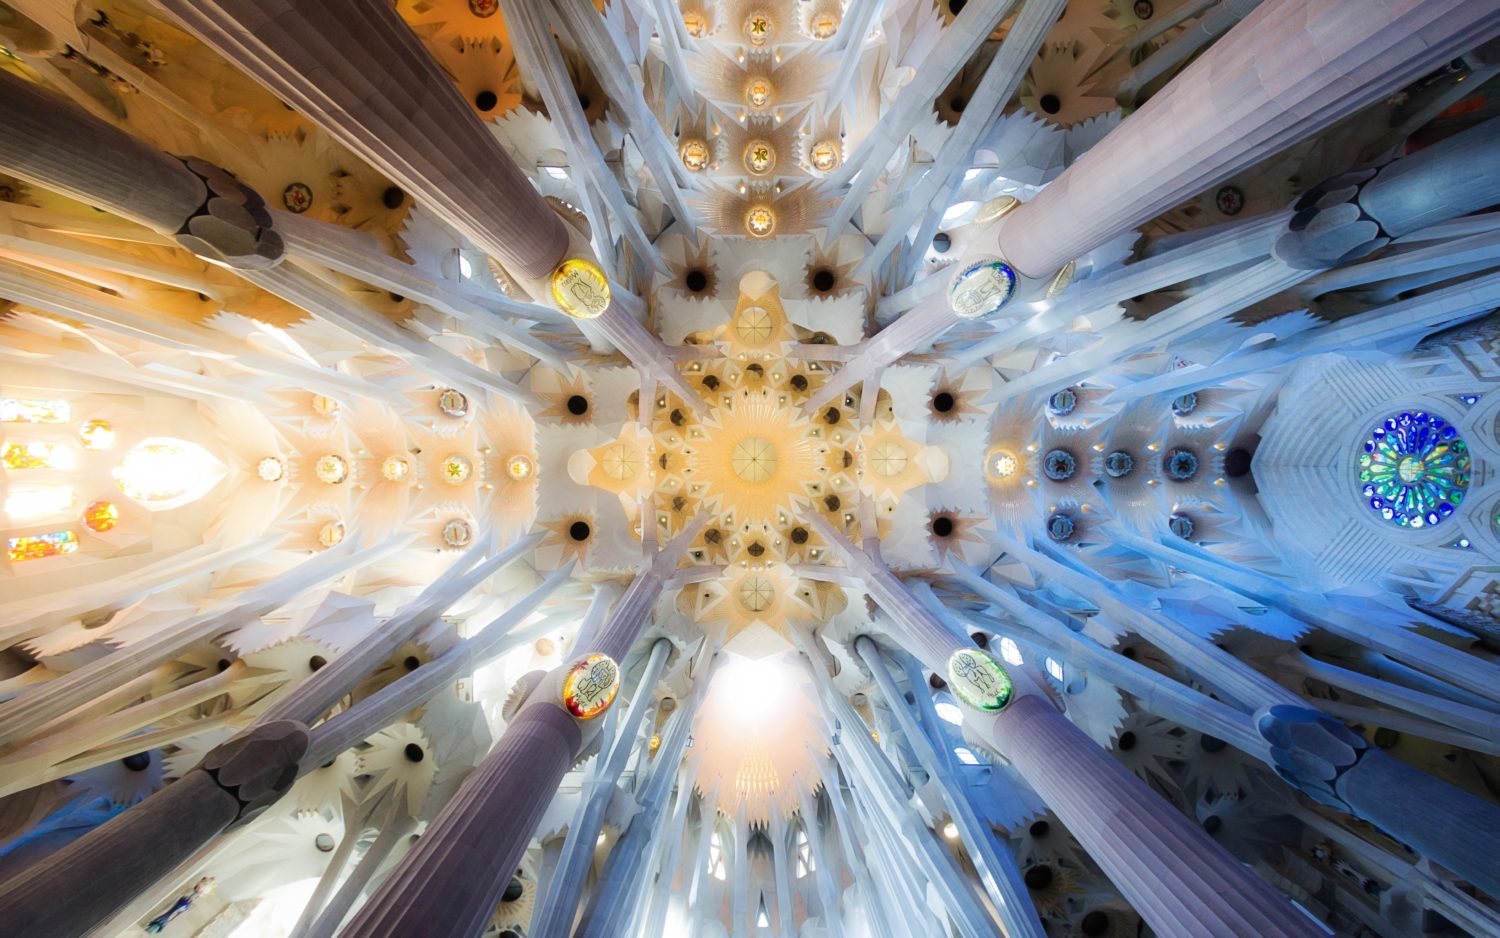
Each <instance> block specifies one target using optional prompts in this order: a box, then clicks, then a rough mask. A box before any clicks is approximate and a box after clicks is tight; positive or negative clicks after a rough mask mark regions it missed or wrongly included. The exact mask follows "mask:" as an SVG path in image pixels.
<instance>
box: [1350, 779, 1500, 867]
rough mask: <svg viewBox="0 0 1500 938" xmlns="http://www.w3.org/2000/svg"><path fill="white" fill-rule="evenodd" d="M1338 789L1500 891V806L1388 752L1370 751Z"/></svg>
mask: <svg viewBox="0 0 1500 938" xmlns="http://www.w3.org/2000/svg"><path fill="white" fill-rule="evenodd" d="M1336 791H1337V792H1338V794H1339V796H1340V797H1342V798H1343V799H1344V800H1345V801H1346V802H1348V803H1349V806H1350V807H1352V808H1353V809H1354V813H1356V814H1357V815H1358V816H1359V817H1361V818H1364V819H1365V820H1367V821H1369V822H1370V823H1371V824H1374V825H1375V826H1376V827H1379V828H1380V829H1381V830H1383V831H1385V832H1386V833H1387V834H1390V835H1391V836H1392V837H1394V838H1396V839H1397V840H1399V841H1401V842H1402V843H1404V844H1407V845H1408V846H1410V847H1411V848H1412V849H1413V850H1415V851H1417V852H1418V853H1420V854H1423V855H1424V856H1429V857H1433V858H1434V859H1436V860H1437V861H1438V862H1440V863H1442V864H1443V865H1444V866H1446V867H1448V868H1449V869H1451V870H1453V872H1455V873H1457V874H1459V875H1460V876H1462V877H1463V878H1465V879H1467V880H1468V881H1469V882H1471V883H1473V884H1474V885H1476V886H1478V887H1479V888H1480V889H1483V890H1484V891H1485V892H1487V893H1489V894H1490V895H1492V896H1496V895H1500V853H1497V852H1496V849H1495V845H1496V844H1500V808H1497V807H1496V806H1495V805H1494V804H1492V803H1490V802H1488V801H1485V800H1484V799H1482V798H1477V797H1475V796H1474V795H1471V794H1469V793H1468V792H1466V791H1464V790H1463V789H1461V788H1458V787H1456V786H1454V785H1449V784H1448V783H1447V782H1444V781H1442V780H1440V779H1436V778H1433V777H1432V776H1431V775H1428V774H1427V773H1426V772H1422V771H1418V770H1417V769H1414V768H1412V767H1411V766H1409V765H1407V764H1406V763H1404V762H1402V761H1401V760H1399V759H1396V758H1394V757H1393V756H1389V755H1386V754H1385V753H1383V752H1373V751H1372V752H1367V753H1365V755H1364V757H1363V758H1362V759H1360V760H1359V762H1358V763H1357V764H1356V765H1355V766H1354V768H1352V769H1350V770H1349V771H1347V772H1345V773H1344V774H1343V775H1342V776H1340V778H1339V780H1338V783H1337V786H1336Z"/></svg>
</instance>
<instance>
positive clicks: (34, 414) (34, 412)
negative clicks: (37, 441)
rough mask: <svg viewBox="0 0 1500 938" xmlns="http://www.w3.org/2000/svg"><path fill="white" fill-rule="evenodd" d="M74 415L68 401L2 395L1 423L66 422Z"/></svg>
mask: <svg viewBox="0 0 1500 938" xmlns="http://www.w3.org/2000/svg"><path fill="white" fill-rule="evenodd" d="M72 416H73V408H72V407H71V406H69V404H68V402H67V401H60V400H29V399H26V398H20V397H0V423H66V422H68V421H69V420H70V419H72Z"/></svg>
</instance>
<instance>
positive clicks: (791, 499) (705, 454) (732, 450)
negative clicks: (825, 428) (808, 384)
mask: <svg viewBox="0 0 1500 938" xmlns="http://www.w3.org/2000/svg"><path fill="white" fill-rule="evenodd" d="M812 429H813V425H812V422H811V421H810V420H808V419H807V417H806V416H805V415H803V414H802V413H801V412H800V411H799V410H797V409H795V408H793V407H789V406H787V405H786V404H784V403H781V402H780V401H779V400H778V398H777V397H776V396H775V395H773V394H772V393H771V392H770V391H760V392H753V391H748V390H746V391H743V392H741V394H740V395H739V396H738V397H735V398H733V399H732V400H731V402H730V403H729V404H728V405H727V406H724V407H719V408H716V409H715V410H714V411H713V413H712V414H711V415H710V417H709V419H708V420H706V421H704V422H703V424H701V425H700V426H698V427H695V428H693V430H692V432H690V433H689V435H688V445H687V448H686V450H685V454H686V456H687V473H686V474H687V478H688V481H689V488H690V489H691V490H694V491H695V494H698V495H699V496H700V497H701V498H702V499H703V501H704V502H705V503H706V504H709V505H713V506H715V507H716V508H717V509H718V511H719V512H720V513H722V514H725V515H729V516H731V517H733V518H734V519H735V520H736V521H739V522H741V523H747V522H759V523H768V522H771V521H773V520H774V519H775V517H776V514H777V512H778V511H781V512H795V511H796V510H797V504H798V503H799V501H800V500H802V499H806V498H812V497H814V496H815V495H816V494H817V492H816V490H814V489H812V488H811V486H813V485H816V484H817V483H819V482H821V481H823V479H825V478H826V477H827V475H828V471H827V466H825V465H823V457H824V456H825V455H826V454H827V452H828V449H827V446H826V444H824V443H823V442H822V441H820V440H819V439H817V438H816V437H814V436H813V435H812V432H811V431H812Z"/></svg>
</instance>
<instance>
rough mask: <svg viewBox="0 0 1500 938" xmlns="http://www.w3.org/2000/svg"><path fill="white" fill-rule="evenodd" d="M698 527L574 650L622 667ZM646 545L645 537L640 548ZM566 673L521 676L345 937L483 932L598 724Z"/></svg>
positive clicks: (655, 560)
mask: <svg viewBox="0 0 1500 938" xmlns="http://www.w3.org/2000/svg"><path fill="white" fill-rule="evenodd" d="M701 527H702V524H701V523H699V524H695V525H690V526H689V527H688V528H687V529H686V530H685V531H683V532H682V533H681V534H679V535H678V536H677V537H676V538H674V539H673V540H672V541H671V542H670V543H669V544H667V546H666V549H665V550H663V551H661V552H660V553H658V554H656V555H655V556H654V557H651V558H650V559H649V563H648V565H647V568H646V569H645V570H644V571H643V572H641V573H640V574H639V575H638V576H637V577H636V578H635V580H633V581H632V582H631V584H630V587H629V588H628V589H627V590H626V591H625V594H624V595H623V596H621V597H620V600H619V602H618V603H616V604H615V608H614V610H613V611H612V613H611V615H610V618H609V620H608V621H607V622H606V623H605V624H604V627H603V628H602V629H601V630H600V632H599V634H598V635H597V636H595V637H593V638H592V639H590V640H587V641H586V642H583V643H581V646H582V647H581V648H580V653H583V654H591V655H607V656H609V657H610V658H612V659H613V660H614V661H616V662H622V661H624V659H625V656H626V655H627V654H628V653H629V651H630V649H631V647H632V646H634V645H635V642H636V639H638V638H639V637H640V635H641V632H642V631H643V630H644V629H645V627H646V625H647V623H649V622H650V621H651V610H652V608H653V607H654V606H655V605H656V600H657V599H658V598H659V597H660V596H661V591H662V587H663V585H664V584H665V582H666V575H667V573H668V572H669V571H670V570H672V569H674V568H675V567H676V564H677V561H678V559H679V558H680V557H681V556H682V552H683V550H685V549H686V546H687V545H688V544H690V543H691V542H692V539H693V538H694V537H695V536H696V535H697V532H698V530H699V529H700V528H701ZM654 545H655V539H654V538H648V540H647V547H648V548H650V547H654ZM578 660H580V659H574V661H575V662H576V661H578ZM570 670H571V668H570V666H564V667H562V668H559V669H556V670H554V671H552V672H550V673H548V674H542V673H541V672H533V673H532V674H530V675H527V676H526V677H524V678H522V681H523V682H525V684H526V685H527V686H529V688H530V690H529V692H528V696H527V698H526V701H525V702H524V703H523V704H521V707H520V710H519V711H518V712H517V714H516V717H515V719H514V720H512V721H511V724H510V725H509V726H508V727H506V729H505V733H504V734H503V735H502V736H501V737H500V741H499V742H498V743H496V744H495V748H493V749H492V750H490V754H489V755H488V756H486V757H485V760H484V762H482V763H480V766H479V768H478V769H476V770H475V771H474V774H473V775H471V776H469V778H467V779H465V781H464V783H463V786H462V787H461V788H459V791H458V794H457V795H455V796H454V798H453V800H452V801H450V802H449V803H448V804H447V805H445V806H444V807H443V810H442V811H441V812H439V814H438V816H437V818H436V819H435V820H434V821H433V822H432V825H431V826H430V827H428V829H427V833H425V834H424V835H423V836H422V840H421V841H420V842H419V843H418V844H417V846H416V847H415V848H414V849H413V850H412V851H411V852H410V853H408V854H407V855H406V856H405V857H403V858H402V860H401V862H400V863H399V864H398V865H397V867H396V869H395V870H394V871H393V872H392V873H391V875H390V876H389V877H388V878H387V879H386V880H385V882H383V883H381V885H380V888H379V889H378V890H377V891H376V893H375V895H374V896H373V897H372V898H371V900H370V902H369V903H368V904H367V905H366V906H365V907H364V908H363V909H361V910H360V911H359V913H358V914H357V915H356V916H355V918H354V919H353V921H352V922H350V924H349V926H348V928H346V929H345V930H344V932H343V933H342V935H343V936H344V938H388V936H391V935H413V936H416V935H477V934H479V933H480V932H481V931H482V930H483V928H484V925H485V924H486V923H487V922H488V921H489V918H490V916H491V915H492V914H493V913H494V911H495V905H496V903H498V902H499V901H500V896H501V894H502V893H503V892H504V890H505V886H506V884H507V883H509V882H510V878H511V876H512V875H514V873H515V870H516V867H517V865H518V864H519V863H520V860H521V855H522V854H523V853H525V851H526V846H527V845H528V844H529V843H530V842H531V838H532V835H533V834H534V833H535V832H536V826H537V824H539V823H540V822H541V818H542V814H543V813H544V812H545V811H546V809H547V805H548V804H550V803H551V801H552V797H553V795H555V794H556V793H557V786H558V784H559V783H560V782H561V781H562V777H563V775H564V774H565V773H566V772H567V771H568V768H569V767H570V766H571V765H572V764H573V762H574V760H575V759H577V758H578V755H579V753H580V752H581V750H582V749H583V746H584V744H585V743H586V742H587V741H589V740H590V739H592V737H593V735H594V734H595V733H597V732H598V728H599V727H598V724H599V723H601V722H603V721H602V720H601V721H595V722H588V720H587V718H584V719H580V718H578V717H577V716H575V715H574V714H572V713H570V712H568V710H566V709H565V708H564V701H563V697H564V688H565V686H566V685H565V681H566V677H567V673H568V672H569V671H570Z"/></svg>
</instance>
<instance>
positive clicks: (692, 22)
mask: <svg viewBox="0 0 1500 938" xmlns="http://www.w3.org/2000/svg"><path fill="white" fill-rule="evenodd" d="M682 25H683V26H685V27H687V34H688V35H689V36H692V37H693V38H694V39H702V38H703V37H704V36H705V35H706V34H707V33H708V17H706V16H704V15H703V14H702V13H699V12H698V11H697V10H689V11H686V12H684V13H683V14H682Z"/></svg>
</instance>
